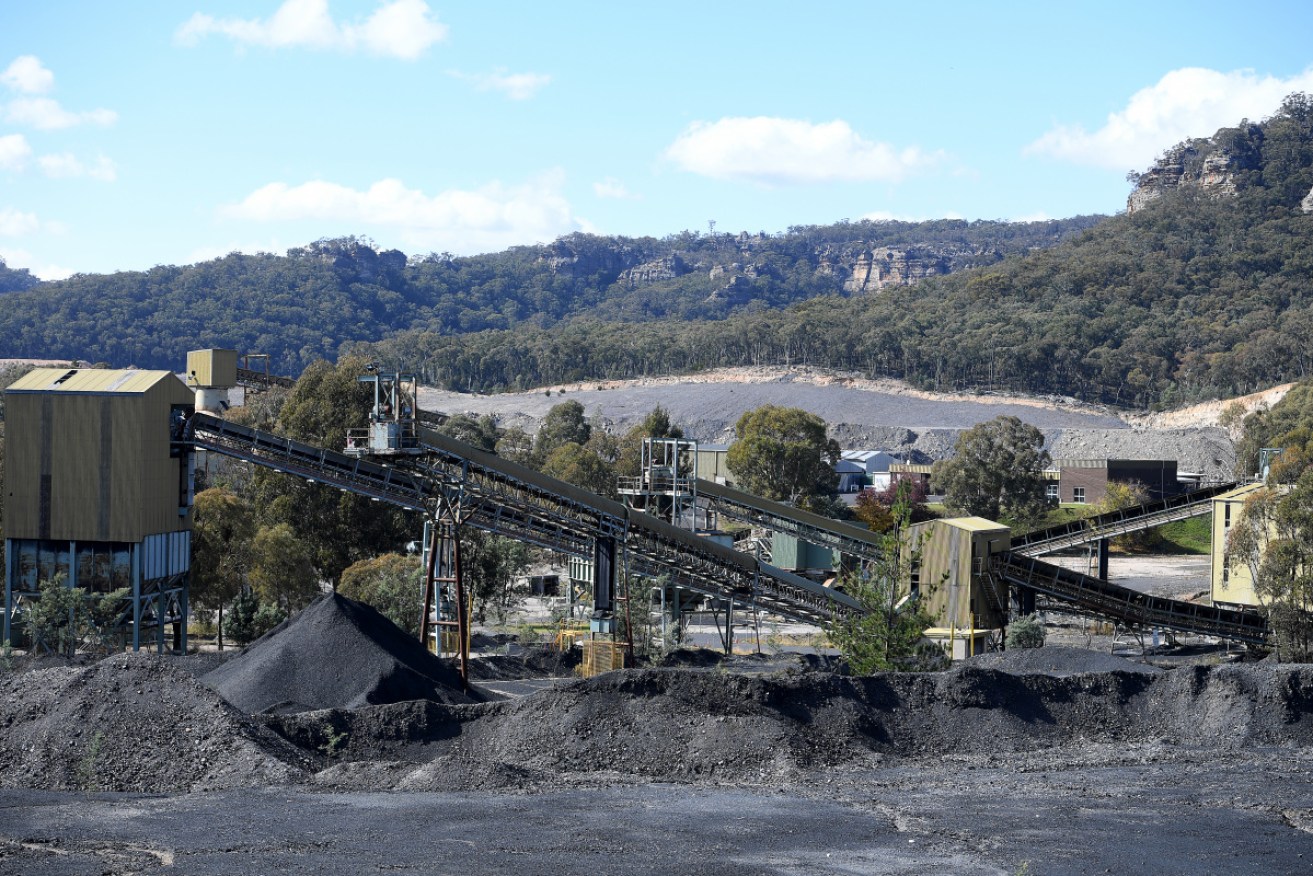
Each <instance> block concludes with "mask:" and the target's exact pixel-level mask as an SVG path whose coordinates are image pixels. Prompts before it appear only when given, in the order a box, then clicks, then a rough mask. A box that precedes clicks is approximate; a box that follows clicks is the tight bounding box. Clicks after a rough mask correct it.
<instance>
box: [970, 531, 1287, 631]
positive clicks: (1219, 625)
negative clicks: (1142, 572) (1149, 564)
mask: <svg viewBox="0 0 1313 876" xmlns="http://www.w3.org/2000/svg"><path fill="white" fill-rule="evenodd" d="M990 572H991V574H992V575H994V576H995V577H996V578H997V579H1000V580H1002V581H1004V582H1006V583H1008V584H1011V585H1013V586H1016V587H1022V588H1028V589H1030V590H1033V591H1035V592H1037V593H1041V594H1044V595H1045V596H1049V597H1052V598H1054V599H1058V600H1060V601H1062V602H1063V603H1066V604H1069V605H1070V606H1075V607H1076V608H1078V609H1083V610H1085V611H1089V612H1091V613H1093V614H1096V615H1098V616H1099V617H1102V618H1111V619H1113V620H1116V621H1120V622H1122V623H1124V624H1126V625H1127V626H1129V627H1133V628H1139V629H1152V628H1154V627H1160V628H1162V629H1168V630H1177V631H1180V632H1188V633H1199V634H1202V635H1206V636H1216V637H1217V638H1219V639H1230V640H1233V641H1238V642H1247V643H1250V644H1262V643H1263V642H1265V641H1266V640H1267V619H1266V618H1264V617H1263V616H1262V615H1260V614H1257V613H1255V612H1250V611H1238V610H1236V609H1230V608H1220V607H1218V606H1215V605H1201V604H1199V603H1194V602H1184V601H1181V600H1177V599H1167V598H1165V597H1162V596H1151V595H1149V594H1147V593H1141V592H1140V591H1138V590H1131V589H1130V588H1128V587H1121V586H1119V585H1117V584H1112V583H1109V582H1108V581H1104V580H1102V579H1100V578H1093V577H1091V576H1089V575H1083V574H1081V573H1080V572H1075V571H1072V570H1070V569H1064V568H1063V567H1061V566H1055V565H1053V564H1052V563H1046V562H1043V561H1042V560H1037V559H1035V558H1034V557H1027V556H1024V555H1022V554H1020V553H1017V552H1016V551H1004V552H1002V553H999V554H995V555H994V556H993V557H991V558H990ZM1064 610H1069V609H1064Z"/></svg>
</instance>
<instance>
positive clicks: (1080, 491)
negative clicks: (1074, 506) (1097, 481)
mask: <svg viewBox="0 0 1313 876" xmlns="http://www.w3.org/2000/svg"><path fill="white" fill-rule="evenodd" d="M1071 501H1073V502H1076V503H1078V504H1082V505H1083V504H1084V503H1085V488H1084V487H1072V490H1071Z"/></svg>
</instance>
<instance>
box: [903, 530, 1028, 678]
mask: <svg viewBox="0 0 1313 876" xmlns="http://www.w3.org/2000/svg"><path fill="white" fill-rule="evenodd" d="M1011 544H1012V530H1011V529H1009V528H1008V527H1007V526H1004V525H1003V524H1001V523H995V522H994V521H992V520H986V519H984V518H983V517H957V518H952V519H943V520H930V521H926V522H925V523H914V524H912V526H910V527H909V528H908V538H907V541H906V544H905V550H907V551H908V565H909V569H910V575H909V581H908V587H909V589H910V593H911V595H912V596H913V597H915V598H919V599H922V600H924V606H925V608H926V610H927V611H928V612H929V614H930V615H931V616H932V617H934V618H935V620H936V621H937V622H938V624H939V626H936V627H932V628H930V629H928V630H926V638H928V639H930V640H931V641H933V642H935V643H937V644H938V645H940V647H942V648H943V649H944V652H945V653H946V654H947V655H948V656H949V657H950V658H951V659H953V660H961V659H963V658H965V657H969V656H971V655H973V654H981V653H984V652H985V651H986V650H988V649H989V647H990V644H991V643H990V639H991V637H993V638H994V639H995V640H997V639H998V638H999V637H1000V636H1001V635H1002V631H1003V629H1004V627H1006V626H1007V622H1008V591H1007V585H1006V584H1003V583H1001V582H1000V581H999V580H998V579H997V578H995V577H994V576H993V575H991V574H990V557H992V556H993V555H995V554H1001V553H1004V552H1005V551H1007V550H1008V549H1009V548H1010V547H1011ZM994 644H997V641H995V642H994Z"/></svg>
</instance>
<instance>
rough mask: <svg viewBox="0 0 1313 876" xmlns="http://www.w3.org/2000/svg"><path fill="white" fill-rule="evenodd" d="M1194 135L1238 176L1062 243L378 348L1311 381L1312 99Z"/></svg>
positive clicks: (1054, 377)
mask: <svg viewBox="0 0 1313 876" xmlns="http://www.w3.org/2000/svg"><path fill="white" fill-rule="evenodd" d="M1183 146H1185V147H1188V149H1185V150H1184V151H1185V152H1186V153H1187V158H1188V161H1189V162H1191V163H1202V162H1203V161H1205V160H1206V159H1208V158H1209V157H1216V158H1218V159H1227V160H1229V162H1230V163H1229V165H1228V166H1229V174H1230V181H1231V183H1232V188H1214V189H1208V188H1204V187H1202V186H1200V185H1186V184H1182V185H1179V186H1175V187H1172V188H1168V189H1165V190H1163V191H1161V193H1160V194H1159V197H1157V198H1156V199H1153V200H1151V201H1149V202H1148V203H1147V204H1146V206H1144V207H1143V208H1142V209H1139V210H1137V211H1136V212H1134V213H1130V214H1124V215H1119V216H1117V217H1115V218H1113V219H1110V220H1108V221H1106V222H1103V223H1101V224H1099V225H1097V226H1096V227H1094V228H1092V229H1091V230H1089V231H1088V232H1086V233H1085V234H1082V235H1079V236H1077V237H1074V238H1072V239H1068V240H1065V241H1063V242H1062V243H1060V244H1058V245H1056V246H1054V247H1051V248H1048V249H1045V250H1043V251H1040V252H1036V253H1034V254H1031V255H1029V256H1027V257H1025V258H1020V257H1018V258H1010V259H1006V260H1004V261H1003V262H1001V263H999V264H997V265H994V266H990V267H983V268H978V269H975V270H970V271H963V272H961V273H955V274H952V275H949V276H947V277H941V278H931V279H926V280H923V281H921V282H920V283H918V284H917V285H916V286H915V287H913V288H896V289H892V290H885V291H884V292H882V293H880V294H879V295H877V296H873V297H863V298H851V299H846V298H841V297H835V296H831V297H825V298H813V299H810V300H807V301H804V302H801V303H799V304H796V305H794V306H792V307H790V308H787V309H784V310H774V311H754V312H748V313H740V314H736V315H733V316H731V317H730V318H728V319H725V320H720V321H710V320H698V321H693V322H685V323H679V324H671V323H668V322H663V323H650V324H645V325H638V326H634V325H625V324H616V323H607V322H603V321H600V320H599V321H592V322H576V323H574V324H572V325H569V326H567V327H565V328H564V329H558V330H555V331H552V332H543V331H532V330H521V331H517V332H483V333H478V334H475V335H473V336H467V337H461V338H453V337H447V336H440V335H436V334H432V333H422V332H409V333H403V334H401V335H399V336H397V337H396V338H393V339H390V340H389V341H388V342H386V343H384V344H381V345H378V346H377V347H375V348H374V353H375V354H376V355H381V356H384V357H387V358H389V359H395V360H397V361H404V362H406V363H408V366H409V367H417V368H421V369H422V371H423V373H424V375H425V376H426V378H428V379H429V380H431V381H434V382H436V383H439V384H443V385H446V386H449V387H451V388H457V389H466V390H485V391H486V390H490V389H498V388H501V387H519V386H534V385H542V384H547V383H557V382H565V381H575V380H581V379H588V378H598V377H629V376H640V375H644V374H660V373H670V372H679V371H692V370H697V369H702V368H707V367H715V366H726V365H745V364H746V365H763V364H805V365H811V366H819V367H827V368H835V369H842V370H847V371H855V372H859V373H862V374H865V375H867V376H871V377H881V376H888V377H899V378H903V379H906V380H908V381H910V382H912V383H914V384H917V385H919V386H922V387H926V388H933V389H983V390H996V391H997V390H1007V391H1018V392H1027V393H1040V394H1054V393H1056V394H1062V395H1071V396H1076V397H1079V398H1082V399H1085V400H1089V401H1102V402H1107V403H1111V404H1117V405H1121V406H1127V407H1147V406H1151V405H1160V406H1162V405H1169V404H1175V403H1182V402H1187V401H1193V400H1200V399H1207V398H1217V397H1227V396H1230V395H1236V394H1243V393H1246V392H1250V391H1253V390H1255V389H1258V388H1262V387H1267V386H1271V385H1273V384H1275V383H1280V382H1284V381H1288V380H1294V379H1298V378H1301V377H1303V376H1304V375H1306V374H1308V373H1309V371H1310V365H1313V310H1310V305H1311V304H1313V213H1309V212H1306V211H1305V209H1304V208H1303V207H1302V206H1301V200H1304V201H1305V203H1307V198H1308V195H1309V193H1310V190H1311V189H1313V101H1311V100H1310V99H1309V98H1308V97H1307V96H1305V95H1296V96H1292V97H1291V98H1288V99H1287V101H1286V102H1285V104H1284V105H1283V107H1282V110H1281V112H1280V113H1278V114H1277V115H1276V116H1274V117H1273V118H1272V119H1269V120H1267V121H1266V122H1264V123H1262V124H1261V125H1251V124H1248V123H1245V124H1242V125H1241V126H1239V127H1237V128H1231V129H1223V130H1222V131H1219V132H1217V134H1216V135H1214V137H1212V138H1211V139H1208V140H1198V141H1191V142H1190V143H1188V144H1183ZM1174 151H1176V152H1179V151H1181V150H1174ZM1145 176H1146V177H1147V178H1153V175H1151V174H1146V175H1145Z"/></svg>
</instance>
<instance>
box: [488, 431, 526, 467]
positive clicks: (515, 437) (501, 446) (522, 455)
mask: <svg viewBox="0 0 1313 876" xmlns="http://www.w3.org/2000/svg"><path fill="white" fill-rule="evenodd" d="M496 448H497V455H498V456H500V457H501V458H502V459H505V460H508V461H510V462H514V463H518V464H520V465H528V466H532V465H533V464H534V459H533V436H532V435H530V434H529V433H528V432H526V431H524V430H523V429H521V428H520V427H519V426H513V427H511V428H510V429H507V430H506V431H505V432H503V433H502V436H501V437H500V438H498V439H497V445H496Z"/></svg>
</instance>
